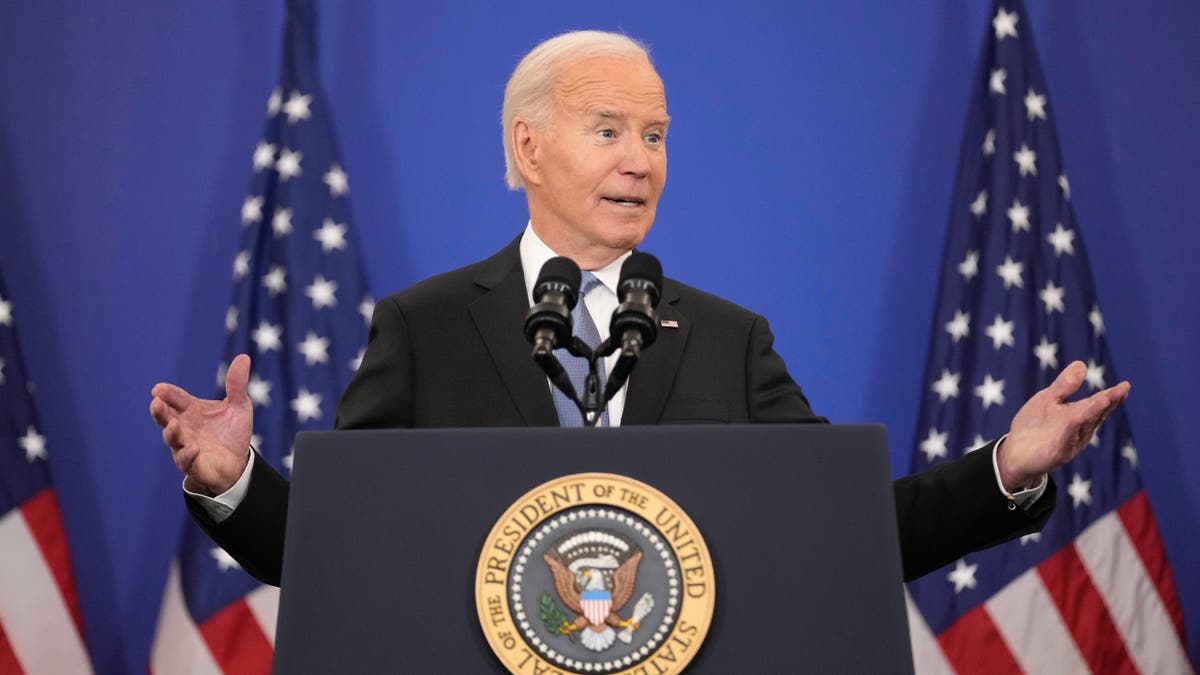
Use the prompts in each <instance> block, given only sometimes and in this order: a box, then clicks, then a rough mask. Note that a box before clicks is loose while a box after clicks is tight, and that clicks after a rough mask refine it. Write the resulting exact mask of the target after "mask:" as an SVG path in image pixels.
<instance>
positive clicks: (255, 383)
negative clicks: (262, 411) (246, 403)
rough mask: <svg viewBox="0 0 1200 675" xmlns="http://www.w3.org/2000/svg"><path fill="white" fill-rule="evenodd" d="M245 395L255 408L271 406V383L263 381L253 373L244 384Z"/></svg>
mask: <svg viewBox="0 0 1200 675" xmlns="http://www.w3.org/2000/svg"><path fill="white" fill-rule="evenodd" d="M246 395H248V396H249V397H250V401H251V402H252V403H254V405H257V406H264V405H271V381H270V380H264V379H262V378H261V377H259V376H258V373H254V374H253V375H251V376H250V382H249V383H247V384H246Z"/></svg>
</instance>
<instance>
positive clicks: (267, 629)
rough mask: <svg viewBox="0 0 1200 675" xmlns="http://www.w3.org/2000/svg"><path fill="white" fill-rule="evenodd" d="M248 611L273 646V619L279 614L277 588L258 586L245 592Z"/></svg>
mask: <svg viewBox="0 0 1200 675" xmlns="http://www.w3.org/2000/svg"><path fill="white" fill-rule="evenodd" d="M246 604H247V605H249V606H250V613H251V614H253V615H254V618H255V619H256V620H257V621H258V625H259V627H260V628H262V631H263V633H265V634H266V636H267V641H269V642H270V643H271V646H272V647H274V646H275V620H276V618H277V617H278V616H279V589H278V588H276V587H275V586H259V587H258V588H256V589H254V590H253V591H250V593H248V594H246Z"/></svg>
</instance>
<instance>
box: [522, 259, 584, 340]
mask: <svg viewBox="0 0 1200 675" xmlns="http://www.w3.org/2000/svg"><path fill="white" fill-rule="evenodd" d="M581 278H582V274H581V273H580V271H579V266H578V265H576V264H575V261H573V260H571V259H570V258H564V257H562V256H559V257H557V258H551V259H550V260H547V261H546V264H545V265H542V271H541V272H539V273H538V278H537V283H535V284H534V285H533V302H534V303H535V304H534V305H533V307H530V308H529V312H527V313H526V314H525V339H526V340H529V342H530V344H532V345H533V353H534V355H535V356H536V355H537V354H539V353H549V352H552V351H554V349H555V348H557V347H558V346H559V345H562V346H566V345H567V344H568V343H569V342H570V341H571V310H572V309H575V303H576V302H577V301H578V300H579V284H580V280H581Z"/></svg>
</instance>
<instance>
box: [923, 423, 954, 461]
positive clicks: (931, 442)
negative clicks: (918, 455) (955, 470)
mask: <svg viewBox="0 0 1200 675" xmlns="http://www.w3.org/2000/svg"><path fill="white" fill-rule="evenodd" d="M948 437H949V434H948V433H944V432H940V431H938V430H937V429H930V430H929V436H928V437H926V438H925V440H923V441H921V452H923V453H925V461H927V462H933V460H935V459H937V458H938V457H945V456H946V439H947V438H948Z"/></svg>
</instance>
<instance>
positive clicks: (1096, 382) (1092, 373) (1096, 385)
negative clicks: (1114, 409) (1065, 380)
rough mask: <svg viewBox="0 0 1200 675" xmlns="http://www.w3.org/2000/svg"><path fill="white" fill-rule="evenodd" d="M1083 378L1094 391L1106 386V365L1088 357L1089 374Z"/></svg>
mask: <svg viewBox="0 0 1200 675" xmlns="http://www.w3.org/2000/svg"><path fill="white" fill-rule="evenodd" d="M1083 379H1084V380H1085V381H1086V382H1087V383H1088V386H1089V387H1091V388H1092V391H1098V390H1100V389H1103V388H1104V366H1102V365H1098V364H1097V363H1096V362H1095V361H1093V360H1091V359H1088V362H1087V374H1086V375H1084V376H1083Z"/></svg>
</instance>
